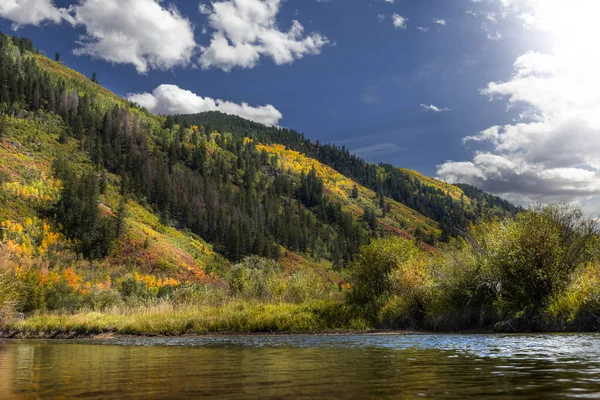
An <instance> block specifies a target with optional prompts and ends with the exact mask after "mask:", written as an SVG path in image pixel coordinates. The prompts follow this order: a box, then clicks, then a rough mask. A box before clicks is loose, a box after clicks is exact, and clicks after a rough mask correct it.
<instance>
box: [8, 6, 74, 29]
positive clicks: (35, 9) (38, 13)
mask: <svg viewBox="0 0 600 400" xmlns="http://www.w3.org/2000/svg"><path fill="white" fill-rule="evenodd" d="M65 15H66V13H65V9H59V8H56V6H55V5H54V3H53V2H52V0H2V1H1V2H0V17H2V18H6V19H8V20H10V21H13V22H14V24H13V29H18V28H19V27H20V26H21V25H36V26H37V25H40V24H41V23H43V22H53V23H59V22H60V21H61V20H62V19H63V17H64V16H65Z"/></svg>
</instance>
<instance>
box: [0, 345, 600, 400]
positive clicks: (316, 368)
mask: <svg viewBox="0 0 600 400" xmlns="http://www.w3.org/2000/svg"><path fill="white" fill-rule="evenodd" d="M598 339H600V336H598V335H503V336H499V335H493V336H492V335H487V336H486V335H412V336H405V335H346V336H318V335H317V336H291V335H290V336H229V337H223V336H221V337H219V336H213V337H200V338H166V339H165V338H143V339H138V338H126V339H107V340H103V341H98V340H83V341H77V342H56V341H5V342H0V397H1V398H8V399H13V398H31V397H38V398H50V397H86V398H131V397H134V398H140V397H143V398H166V397H172V398H189V397H200V396H202V397H216V398H219V397H220V398H282V397H306V398H314V397H326V398H367V397H371V398H392V397H393V398H399V397H400V398H421V397H430V398H432V397H433V398H445V399H451V398H465V397H477V398H480V397H486V396H487V397H490V398H508V397H517V398H570V397H575V398H577V397H581V398H600V341H599V340H598Z"/></svg>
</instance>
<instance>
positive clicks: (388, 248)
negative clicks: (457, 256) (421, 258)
mask: <svg viewBox="0 0 600 400" xmlns="http://www.w3.org/2000/svg"><path fill="white" fill-rule="evenodd" d="M419 253H420V249H419V247H418V246H417V245H416V243H415V242H414V241H411V240H408V239H403V238H398V237H386V238H381V239H375V240H373V241H372V242H371V243H370V244H369V245H366V246H363V247H362V248H361V250H360V256H359V259H358V261H357V262H356V263H355V264H354V265H353V267H352V273H351V274H352V275H351V283H352V287H353V290H352V293H351V299H352V301H354V302H356V303H359V304H371V305H374V306H376V307H378V306H380V305H381V304H382V303H383V302H384V301H385V300H386V298H387V296H389V295H390V293H391V291H392V289H393V285H394V277H393V273H394V272H396V271H397V270H399V269H400V268H402V266H403V265H405V264H406V263H407V262H409V261H411V260H412V259H413V258H415V257H416V256H417V255H418V254H419Z"/></svg>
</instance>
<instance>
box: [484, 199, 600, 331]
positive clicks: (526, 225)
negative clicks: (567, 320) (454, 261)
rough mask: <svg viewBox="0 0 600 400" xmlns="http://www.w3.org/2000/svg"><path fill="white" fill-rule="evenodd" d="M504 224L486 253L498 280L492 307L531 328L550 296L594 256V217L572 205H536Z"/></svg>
mask: <svg viewBox="0 0 600 400" xmlns="http://www.w3.org/2000/svg"><path fill="white" fill-rule="evenodd" d="M506 230H507V232H506V236H507V239H508V240H505V241H503V242H502V243H503V246H501V247H500V248H499V249H497V250H496V251H495V252H494V253H493V254H491V255H490V257H491V262H492V267H493V270H494V273H495V275H496V276H497V279H498V281H499V283H500V292H499V299H498V302H497V305H498V309H499V311H500V312H501V313H502V314H503V315H504V316H505V318H506V319H507V321H509V322H516V323H519V322H523V323H525V324H531V328H532V329H535V328H538V327H540V325H539V324H540V323H541V322H542V320H541V318H540V317H541V315H542V314H543V311H544V309H545V308H546V307H547V306H548V305H549V303H550V301H551V300H552V298H553V296H556V295H558V294H560V293H562V292H564V291H565V289H567V288H568V287H569V285H570V284H571V283H572V282H573V280H574V278H575V277H576V275H577V274H578V273H579V274H581V273H582V269H583V268H584V267H585V266H586V265H587V264H588V263H590V262H591V261H593V260H594V259H596V258H597V255H598V225H597V221H595V220H591V219H587V218H585V217H584V215H583V212H582V211H581V210H580V209H578V208H575V207H572V206H566V205H563V206H547V207H541V206H539V207H536V208H534V209H533V210H531V211H529V212H526V213H522V214H520V215H519V216H518V217H517V218H516V220H515V221H514V222H513V223H510V224H507V225H506Z"/></svg>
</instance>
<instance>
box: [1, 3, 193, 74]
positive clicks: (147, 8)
mask: <svg viewBox="0 0 600 400" xmlns="http://www.w3.org/2000/svg"><path fill="white" fill-rule="evenodd" d="M0 17H3V18H6V19H9V20H11V21H13V22H14V25H13V28H14V29H16V28H18V27H20V26H21V25H40V24H41V23H44V22H49V23H60V22H61V21H63V20H64V21H67V22H69V23H70V24H72V25H73V26H82V27H84V29H85V34H83V35H81V36H80V37H79V41H78V42H77V43H78V44H79V47H78V48H76V49H75V50H74V51H73V52H74V53H75V54H77V55H82V54H86V55H90V56H92V57H95V58H100V59H103V60H106V61H109V62H112V63H117V64H132V65H134V66H135V68H136V69H137V71H138V72H140V73H146V72H148V70H149V69H152V68H158V69H169V68H172V67H175V66H179V65H188V64H190V62H191V60H192V56H193V54H194V51H195V50H196V47H197V46H196V42H195V40H194V30H193V27H192V24H191V23H190V21H189V20H188V19H187V18H185V17H183V16H182V15H181V14H180V13H179V11H177V8H175V6H173V5H166V6H163V4H162V1H161V0H79V2H78V3H77V4H74V5H71V6H70V7H69V8H68V9H65V8H57V7H56V6H55V5H54V3H53V2H52V0H2V1H1V2H0Z"/></svg>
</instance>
